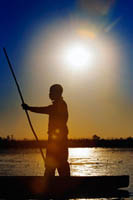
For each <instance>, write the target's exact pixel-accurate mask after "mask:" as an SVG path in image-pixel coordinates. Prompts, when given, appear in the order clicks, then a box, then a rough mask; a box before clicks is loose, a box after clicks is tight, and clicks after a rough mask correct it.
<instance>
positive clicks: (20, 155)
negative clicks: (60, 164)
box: [0, 148, 133, 200]
mask: <svg viewBox="0 0 133 200" xmlns="http://www.w3.org/2000/svg"><path fill="white" fill-rule="evenodd" d="M43 151H44V154H45V149H44V150H43ZM69 163H70V168H71V175H74V176H101V175H130V185H129V187H128V188H127V189H128V191H129V192H130V193H132V194H133V149H118V148H115V149H111V148H108V149H107V148H70V149H69ZM43 174H44V163H43V160H42V158H41V155H40V151H39V150H38V149H24V150H20V149H16V150H15V149H10V150H0V176H43ZM56 175H57V172H56ZM128 199H130V200H131V199H133V196H132V195H131V196H130V198H128Z"/></svg>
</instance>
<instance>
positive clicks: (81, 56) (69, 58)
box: [64, 44, 92, 70]
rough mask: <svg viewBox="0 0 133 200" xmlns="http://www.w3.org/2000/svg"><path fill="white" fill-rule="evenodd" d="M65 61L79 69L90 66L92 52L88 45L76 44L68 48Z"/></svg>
mask: <svg viewBox="0 0 133 200" xmlns="http://www.w3.org/2000/svg"><path fill="white" fill-rule="evenodd" d="M64 61H65V63H66V64H67V65H69V66H70V67H71V68H73V69H76V70H77V69H81V68H82V67H85V66H88V65H89V64H90V63H91V62H92V54H91V51H90V49H89V48H88V47H87V46H85V45H81V44H76V45H73V46H71V47H68V48H66V51H65V54H64Z"/></svg>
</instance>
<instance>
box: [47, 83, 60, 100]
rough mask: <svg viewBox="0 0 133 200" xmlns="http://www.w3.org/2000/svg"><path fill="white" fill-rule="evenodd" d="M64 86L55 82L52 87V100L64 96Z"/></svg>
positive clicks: (50, 92) (50, 95) (50, 93)
mask: <svg viewBox="0 0 133 200" xmlns="http://www.w3.org/2000/svg"><path fill="white" fill-rule="evenodd" d="M62 92H63V87H62V86H61V85H59V84H54V85H52V86H51V87H50V91H49V98H50V99H51V100H58V99H59V98H60V97H61V96H62Z"/></svg>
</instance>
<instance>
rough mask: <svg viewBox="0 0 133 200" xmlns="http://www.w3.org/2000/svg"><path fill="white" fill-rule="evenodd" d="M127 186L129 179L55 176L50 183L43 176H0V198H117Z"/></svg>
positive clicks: (124, 177)
mask: <svg viewBox="0 0 133 200" xmlns="http://www.w3.org/2000/svg"><path fill="white" fill-rule="evenodd" d="M128 185H129V176H88V177H76V176H71V177H58V176H56V177H53V178H51V179H49V180H46V179H45V178H44V177H43V176H1V177H0V197H8V198H9V197H11V198H12V197H16V198H19V199H20V197H22V199H24V198H40V197H45V198H46V197H47V198H52V197H54V198H59V197H60V198H62V197H69V198H70V197H80V198H81V196H84V197H89V196H91V197H95V196H98V197H99V196H100V195H101V196H100V197H103V196H104V197H109V195H116V193H117V194H119V195H120V192H119V190H118V189H120V188H125V187H128ZM17 193H18V195H17ZM124 194H127V193H124ZM124 194H123V195H124Z"/></svg>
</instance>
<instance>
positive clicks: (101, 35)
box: [0, 0, 133, 139]
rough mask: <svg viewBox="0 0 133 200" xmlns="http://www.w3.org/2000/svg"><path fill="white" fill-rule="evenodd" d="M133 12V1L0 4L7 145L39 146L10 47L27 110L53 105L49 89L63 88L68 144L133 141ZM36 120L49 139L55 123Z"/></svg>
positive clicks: (1, 108) (1, 128) (1, 102)
mask: <svg viewBox="0 0 133 200" xmlns="http://www.w3.org/2000/svg"><path fill="white" fill-rule="evenodd" d="M132 6H133V2H132V0H126V1H122V0H101V1H99V0H71V1H69V0H54V1H52V0H38V1H35V0H28V1H26V0H19V1H18V0H13V1H10V0H5V1H0V137H6V136H7V135H13V136H14V138H16V139H23V138H28V139H33V138H34V136H33V134H32V132H31V130H30V128H29V125H28V122H27V119H26V116H25V113H24V111H23V110H22V108H21V100H20V97H19V95H18V92H17V89H16V85H15V83H14V80H13V78H12V75H11V72H10V70H9V67H8V64H7V60H6V58H5V55H4V53H3V49H2V48H3V47H5V48H6V50H7V53H8V56H9V58H10V61H11V63H12V66H13V69H14V71H15V74H16V77H17V79H18V82H19V84H20V88H21V90H22V93H23V97H24V100H25V102H26V103H27V104H29V105H32V106H34V105H35V106H45V105H50V104H51V101H50V100H49V98H48V93H49V87H50V86H51V85H52V84H54V83H59V84H62V86H63V88H64V93H63V98H64V100H65V101H66V102H67V105H68V110H69V121H68V127H69V138H75V139H76V138H91V137H92V136H93V135H94V134H96V135H99V136H100V137H102V138H120V137H123V138H127V137H130V136H133V125H132V121H133V90H132V85H133V63H132V62H133V61H132V57H133V50H132V45H133V37H132V35H133V22H132V21H133V12H132ZM75 52H76V53H75ZM30 117H31V120H32V123H33V126H34V128H35V130H36V132H37V135H38V137H39V139H46V138H47V127H48V125H47V124H48V116H47V115H39V114H35V113H30Z"/></svg>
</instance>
